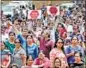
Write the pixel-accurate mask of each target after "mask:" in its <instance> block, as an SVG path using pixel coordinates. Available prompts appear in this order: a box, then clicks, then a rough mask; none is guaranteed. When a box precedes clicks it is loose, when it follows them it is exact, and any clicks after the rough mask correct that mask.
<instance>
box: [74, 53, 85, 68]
mask: <svg viewBox="0 0 86 68" xmlns="http://www.w3.org/2000/svg"><path fill="white" fill-rule="evenodd" d="M81 57H82V55H81V53H78V52H76V53H75V57H74V58H75V62H74V67H73V68H76V67H78V68H84V64H83V62H82V59H81Z"/></svg>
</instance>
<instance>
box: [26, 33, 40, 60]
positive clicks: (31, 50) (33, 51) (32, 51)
mask: <svg viewBox="0 0 86 68" xmlns="http://www.w3.org/2000/svg"><path fill="white" fill-rule="evenodd" d="M26 50H27V51H26V52H27V57H29V55H31V56H32V58H33V59H35V58H37V57H38V46H37V45H36V44H35V43H34V40H33V36H32V35H28V36H27V46H26Z"/></svg>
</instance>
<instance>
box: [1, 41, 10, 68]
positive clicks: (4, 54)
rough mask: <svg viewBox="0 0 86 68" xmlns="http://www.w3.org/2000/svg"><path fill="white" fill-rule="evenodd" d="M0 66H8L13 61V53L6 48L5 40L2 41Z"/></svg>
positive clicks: (5, 67)
mask: <svg viewBox="0 0 86 68" xmlns="http://www.w3.org/2000/svg"><path fill="white" fill-rule="evenodd" d="M0 61H1V62H0V63H1V64H0V67H3V68H8V67H9V66H10V63H11V53H10V51H9V50H8V49H6V47H5V44H4V42H0Z"/></svg>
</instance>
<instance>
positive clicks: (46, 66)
mask: <svg viewBox="0 0 86 68" xmlns="http://www.w3.org/2000/svg"><path fill="white" fill-rule="evenodd" d="M41 64H44V67H43V68H50V60H49V59H48V58H46V57H44V59H43V60H40V59H39V58H37V59H35V60H34V62H33V65H41Z"/></svg>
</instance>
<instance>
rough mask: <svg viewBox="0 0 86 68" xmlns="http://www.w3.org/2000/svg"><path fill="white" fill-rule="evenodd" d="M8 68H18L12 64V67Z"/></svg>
mask: <svg viewBox="0 0 86 68" xmlns="http://www.w3.org/2000/svg"><path fill="white" fill-rule="evenodd" d="M10 68H18V65H17V64H12V65H11V66H10Z"/></svg>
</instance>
